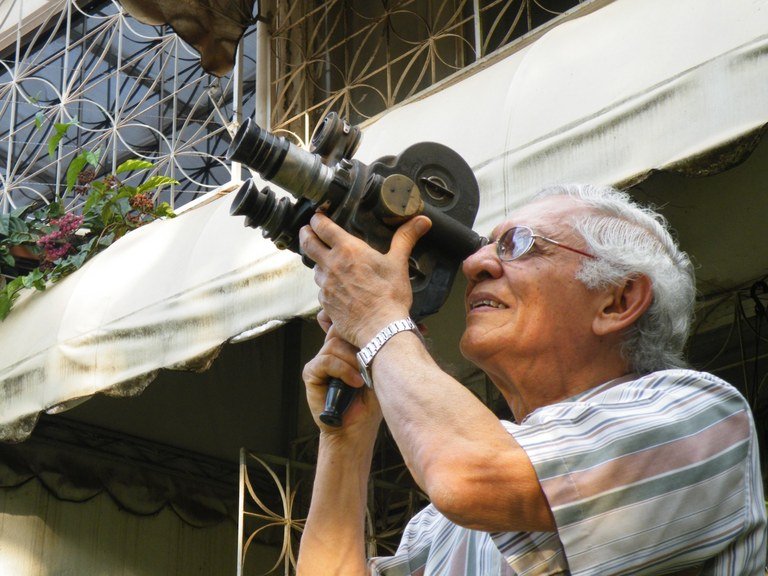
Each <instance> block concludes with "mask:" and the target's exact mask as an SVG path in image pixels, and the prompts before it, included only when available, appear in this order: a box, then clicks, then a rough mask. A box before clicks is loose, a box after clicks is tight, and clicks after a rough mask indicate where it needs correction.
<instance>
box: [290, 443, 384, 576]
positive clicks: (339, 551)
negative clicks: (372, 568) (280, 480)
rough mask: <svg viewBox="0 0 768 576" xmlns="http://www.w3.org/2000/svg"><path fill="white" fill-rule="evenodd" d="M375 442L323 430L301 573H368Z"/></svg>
mask: <svg viewBox="0 0 768 576" xmlns="http://www.w3.org/2000/svg"><path fill="white" fill-rule="evenodd" d="M372 454H373V445H371V446H369V447H364V448H361V447H355V446H349V445H348V444H346V443H344V442H342V441H340V440H339V439H337V438H334V437H333V436H332V435H331V436H327V435H323V436H321V439H320V450H319V454H318V462H317V472H316V475H315V483H314V488H313V491H312V504H311V507H310V511H309V516H308V518H307V523H306V526H305V529H304V534H303V536H302V539H301V549H300V553H299V561H298V574H299V575H300V576H309V575H311V576H322V575H324V574H334V575H339V576H342V575H350V576H362V575H363V574H366V570H367V568H366V557H365V538H364V532H365V510H366V503H367V492H368V490H367V487H368V475H369V473H370V468H371V458H372Z"/></svg>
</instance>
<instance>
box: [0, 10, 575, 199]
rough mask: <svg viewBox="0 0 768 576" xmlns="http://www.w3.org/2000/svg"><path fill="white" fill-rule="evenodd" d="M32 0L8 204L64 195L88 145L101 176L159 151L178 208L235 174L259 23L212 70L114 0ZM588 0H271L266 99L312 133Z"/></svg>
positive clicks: (6, 104) (296, 133)
mask: <svg viewBox="0 0 768 576" xmlns="http://www.w3.org/2000/svg"><path fill="white" fill-rule="evenodd" d="M27 1H29V0H27ZM187 1H195V0H187ZM23 3H24V0H5V1H4V2H2V3H1V4H0V27H2V28H8V27H9V23H12V22H17V21H18V25H17V26H16V27H15V30H13V29H11V33H10V34H9V33H8V32H9V31H8V30H5V32H4V33H3V34H0V212H8V211H10V210H12V209H14V208H15V207H18V206H24V205H28V204H30V203H35V204H39V203H44V202H49V201H51V200H52V199H60V198H62V197H63V196H65V190H66V186H65V183H66V179H65V177H66V169H67V166H68V165H69V163H70V162H71V160H72V159H73V158H74V157H75V156H76V155H77V154H78V153H80V152H81V151H83V150H88V151H99V152H100V158H101V171H102V172H104V173H108V172H110V171H112V170H113V169H114V168H115V167H116V166H117V165H119V164H120V162H122V161H123V160H125V159H127V158H130V157H136V158H144V159H147V160H150V161H152V162H154V164H155V168H154V170H153V171H151V172H148V173H144V174H143V175H142V177H143V178H148V177H150V176H152V175H155V174H162V175H165V176H170V177H173V178H176V179H177V180H179V182H180V184H178V185H175V186H173V187H171V188H170V189H166V190H165V192H163V197H162V198H161V199H162V200H164V201H168V202H170V204H171V205H172V206H175V207H178V206H180V205H182V204H184V203H186V202H188V201H190V200H192V199H194V198H195V197H196V196H197V195H199V194H201V193H205V192H207V191H209V190H212V189H214V188H216V187H218V186H220V185H222V184H224V183H226V182H228V181H229V180H230V179H231V177H232V174H231V170H230V168H231V167H230V166H229V165H228V163H227V162H226V161H225V153H226V149H227V146H228V144H229V140H230V133H231V132H232V131H234V130H235V129H236V127H237V120H238V117H239V116H240V115H243V116H248V115H252V114H253V112H254V110H255V109H256V107H257V103H256V102H255V100H256V96H255V95H256V94H257V89H263V86H258V84H259V82H266V80H267V79H264V80H258V81H257V66H256V55H257V52H258V46H257V34H256V33H255V32H256V27H252V29H251V30H249V31H248V33H247V34H246V36H245V37H244V39H243V43H242V46H241V51H240V60H239V62H240V63H239V65H238V67H237V69H238V73H237V74H231V75H229V76H227V77H224V78H222V79H215V78H213V77H211V76H208V75H206V74H205V73H204V72H203V71H202V69H201V68H200V65H199V57H198V54H197V53H196V52H195V51H194V50H192V49H190V48H189V47H188V46H187V45H186V44H185V43H184V42H183V41H181V40H180V39H179V38H178V37H177V36H176V35H175V34H173V33H172V32H171V31H170V29H167V28H165V27H160V26H154V27H153V26H146V25H144V24H141V23H139V22H137V21H136V20H134V19H133V18H131V17H129V16H127V15H126V14H125V13H124V12H123V11H122V9H121V8H120V5H119V3H118V2H117V0H101V1H96V2H90V3H84V2H77V1H75V0H51V1H49V2H47V3H46V2H40V3H39V4H40V6H41V8H39V9H38V10H37V11H36V12H33V13H32V14H31V15H30V14H28V12H29V10H26V11H25V9H24V7H23ZM578 3H579V2H578V0H390V1H374V0H328V1H326V2H321V3H315V2H290V3H287V2H277V1H274V0H272V1H271V2H270V1H269V0H263V1H262V2H261V6H260V7H259V11H260V12H261V15H262V16H263V17H264V20H265V21H266V22H267V23H268V24H267V26H268V27H269V32H270V33H271V36H272V38H273V40H272V54H271V55H270V59H271V60H272V65H271V67H272V78H273V79H272V81H271V83H270V84H269V86H270V90H265V91H264V93H265V95H264V99H269V100H270V101H271V102H261V103H260V104H259V105H258V106H259V107H260V109H261V110H269V109H271V110H272V114H271V122H270V124H271V127H272V129H273V130H276V131H280V132H283V133H289V134H292V135H293V139H294V140H295V141H296V142H297V143H306V141H307V140H308V138H309V135H310V134H311V132H312V130H313V128H314V126H315V125H316V124H317V123H318V122H319V121H320V120H321V119H322V118H323V117H324V116H325V114H326V113H327V112H329V111H331V110H335V111H337V112H339V113H340V115H342V116H343V117H345V118H347V119H349V120H350V121H351V122H352V123H355V124H356V123H360V122H362V121H363V120H366V119H368V118H371V117H373V116H375V115H376V114H379V113H380V112H382V111H384V110H386V109H387V108H389V107H391V106H393V105H395V104H397V103H399V102H402V101H403V100H405V99H407V98H409V97H411V96H413V95H415V94H417V93H418V92H420V91H422V90H424V89H425V88H427V87H429V86H431V85H432V84H434V83H435V82H438V81H440V80H441V79H443V78H446V77H447V76H449V75H451V74H453V73H454V72H456V71H457V70H460V69H461V68H463V67H465V66H467V65H469V64H471V63H472V62H475V61H476V60H477V59H478V58H481V57H483V56H485V55H487V54H488V53H490V52H492V51H493V50H496V49H497V48H499V47H501V46H503V45H505V44H508V43H509V42H511V41H513V40H515V39H516V38H519V37H520V36H522V35H524V34H526V33H527V32H529V31H530V30H532V29H534V28H535V27H536V26H538V25H539V24H541V23H543V22H546V21H547V20H550V19H552V18H554V17H555V16H556V15H558V14H560V13H562V12H564V11H567V10H569V9H571V8H573V7H574V6H576V5H577V4H578ZM30 21H32V23H33V26H29V25H26V26H25V24H29V22H30ZM263 25H264V24H262V23H260V24H259V26H263ZM267 93H269V94H267ZM68 124H71V126H70V127H69V129H68V130H67V132H66V135H65V137H64V138H62V139H61V141H60V142H59V143H58V145H57V146H56V147H55V148H54V150H53V151H52V153H50V154H49V151H48V146H47V143H48V142H50V140H51V137H52V136H53V135H55V134H56V133H57V125H58V127H59V128H58V130H60V129H61V127H62V126H66V125H68ZM236 177H237V175H236ZM65 200H66V201H67V203H70V204H76V203H77V202H78V198H77V196H76V195H74V196H72V197H71V198H68V199H67V198H65Z"/></svg>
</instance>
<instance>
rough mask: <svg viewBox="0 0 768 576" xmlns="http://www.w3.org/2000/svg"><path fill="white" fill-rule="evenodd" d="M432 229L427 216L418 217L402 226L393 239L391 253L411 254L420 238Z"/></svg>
mask: <svg viewBox="0 0 768 576" xmlns="http://www.w3.org/2000/svg"><path fill="white" fill-rule="evenodd" d="M431 227H432V221H431V220H430V219H429V218H427V217H426V216H416V217H415V218H411V219H410V220H408V221H407V222H406V223H405V224H403V225H402V226H400V228H398V229H397V231H396V232H395V235H394V237H393V238H392V247H391V248H390V252H392V251H398V252H405V253H406V254H410V253H411V251H412V250H413V247H414V246H415V245H416V242H418V241H419V238H421V237H422V236H424V234H426V233H427V231H428V230H429V229H430V228H431Z"/></svg>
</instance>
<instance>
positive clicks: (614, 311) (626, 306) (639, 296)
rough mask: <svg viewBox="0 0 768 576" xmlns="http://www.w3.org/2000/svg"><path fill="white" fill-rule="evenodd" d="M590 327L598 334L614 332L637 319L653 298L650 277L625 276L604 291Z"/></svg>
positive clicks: (621, 329) (630, 324)
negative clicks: (615, 284)
mask: <svg viewBox="0 0 768 576" xmlns="http://www.w3.org/2000/svg"><path fill="white" fill-rule="evenodd" d="M604 295H605V297H604V298H603V300H602V302H601V307H600V308H599V309H598V311H597V314H596V315H595V318H594V320H593V321H592V329H593V330H594V332H595V334H597V335H598V336H605V335H607V334H611V333H616V332H620V331H623V330H625V329H626V328H629V327H630V326H632V324H634V323H635V322H637V321H638V319H639V318H640V316H642V315H643V314H644V313H645V311H646V310H648V307H649V306H650V305H651V302H652V300H653V286H652V284H651V280H650V278H648V276H645V275H642V274H641V275H638V276H636V277H633V278H625V279H624V281H623V282H622V283H621V284H619V285H617V286H612V287H610V288H608V289H606V291H605V292H604Z"/></svg>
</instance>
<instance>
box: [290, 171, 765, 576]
mask: <svg viewBox="0 0 768 576" xmlns="http://www.w3.org/2000/svg"><path fill="white" fill-rule="evenodd" d="M428 228H429V221H428V220H427V219H426V218H422V217H419V218H416V219H414V220H411V221H410V222H407V223H406V224H404V225H403V226H402V227H401V228H400V229H398V231H397V233H396V234H395V236H394V238H393V240H392V244H391V248H390V251H389V253H387V254H380V253H378V252H376V251H374V250H372V249H370V248H369V247H368V246H366V245H365V244H364V243H363V242H361V241H360V240H358V239H357V238H354V237H352V236H350V235H348V234H347V233H346V232H345V231H344V230H342V229H341V228H339V227H338V226H336V225H335V224H334V223H333V222H332V221H331V220H330V219H328V218H326V217H325V216H323V215H320V214H318V215H315V216H314V217H313V219H312V222H311V225H310V226H308V227H305V228H304V229H303V230H302V232H301V246H302V249H303V250H304V252H305V253H306V254H307V255H308V256H309V257H310V258H312V259H313V260H314V261H315V262H316V263H317V267H316V272H315V279H316V282H317V284H318V285H319V286H320V303H321V304H322V307H323V311H322V312H321V314H320V316H319V320H320V322H321V324H322V325H323V327H324V329H325V330H326V332H327V337H326V341H325V344H324V346H323V348H322V349H321V350H320V352H319V353H318V355H317V356H316V357H315V358H314V359H313V360H312V361H311V362H309V363H308V364H307V366H306V368H305V370H304V380H305V383H306V386H307V395H308V399H309V403H310V406H311V408H312V411H313V413H314V414H315V415H317V414H319V413H320V412H321V411H322V407H323V398H324V396H325V382H326V380H327V379H328V378H329V377H330V376H333V377H337V378H341V379H342V380H344V381H345V382H347V383H349V384H350V385H352V386H356V387H363V386H364V379H363V378H362V377H361V374H360V372H359V371H358V370H359V369H358V363H357V360H356V356H355V354H356V352H357V351H358V349H359V348H362V347H365V346H366V345H367V344H368V343H369V342H370V341H371V340H372V339H373V338H374V337H375V336H376V335H377V334H378V333H379V332H380V331H381V330H382V329H383V328H385V327H386V326H389V325H391V324H392V323H395V324H394V325H393V326H395V327H397V330H399V331H394V334H393V335H392V333H393V331H392V330H390V331H389V332H388V334H390V336H389V338H388V339H387V340H386V342H384V344H383V345H381V346H380V347H379V349H378V351H376V352H375V355H374V357H373V359H372V361H371V362H370V363H369V365H368V367H367V370H370V372H371V374H372V379H373V387H372V388H364V392H363V393H362V394H361V395H360V396H359V399H357V400H356V401H355V402H354V403H353V404H352V405H351V407H350V409H349V411H348V412H347V414H346V415H345V420H344V425H343V427H341V428H339V429H329V428H326V427H324V426H323V425H322V424H318V425H319V426H320V428H321V435H320V452H319V457H318V463H317V475H316V479H315V486H314V492H313V496H312V505H311V509H310V514H309V518H308V519H307V524H306V529H305V532H304V535H303V538H302V543H301V550H300V556H299V573H300V574H308V575H322V574H354V575H360V574H365V573H368V572H367V571H370V573H372V574H383V575H404V574H419V575H421V574H433V575H438V574H440V575H465V574H467V575H470V574H471V575H477V576H487V575H495V574H526V575H540V574H574V575H575V574H584V575H586V574H590V575H599V576H607V575H610V574H644V575H645V574H670V573H675V574H686V575H688V574H691V575H694V574H707V575H715V574H716V575H726V574H727V575H732V576H736V575H739V576H742V575H747V574H754V575H757V574H760V575H762V574H763V568H764V566H765V553H766V552H765V508H764V504H763V489H762V480H761V475H760V469H759V464H758V447H757V442H756V439H755V429H754V423H753V420H752V417H751V415H750V411H749V407H748V405H747V404H746V402H745V401H744V399H743V398H742V397H741V396H740V394H739V393H738V392H737V391H736V390H735V389H734V388H732V387H731V386H729V385H728V384H726V383H725V382H723V381H721V380H719V379H718V378H716V377H714V376H712V375H710V374H705V373H700V372H694V371H691V370H686V369H684V368H682V367H681V366H682V360H681V355H682V349H683V345H684V343H685V340H686V337H687V332H688V327H689V323H690V317H691V312H692V306H693V299H694V280H693V273H692V267H691V263H690V261H689V260H688V257H687V256H686V255H685V253H683V252H681V251H680V250H679V249H678V248H677V246H676V245H675V242H674V241H673V240H672V238H671V236H670V234H669V232H668V231H667V229H666V225H665V223H664V221H663V219H662V218H661V217H660V216H659V215H657V214H655V213H653V212H651V211H649V210H646V209H643V208H641V207H639V206H637V205H636V204H634V203H633V202H632V201H631V199H630V198H629V196H628V195H626V194H624V193H622V192H619V191H616V190H614V189H611V188H598V187H592V186H561V187H554V188H550V189H548V190H546V191H544V192H543V193H541V194H539V195H537V196H536V197H534V199H533V200H532V201H530V202H529V203H527V204H526V205H524V206H522V207H520V208H517V209H516V210H514V211H513V212H511V213H510V214H509V217H508V219H507V220H506V221H505V222H504V223H502V224H500V225H499V226H498V227H496V229H495V230H494V231H493V234H492V236H491V239H490V243H489V244H488V245H487V246H485V247H483V248H481V249H480V250H478V252H477V253H475V254H473V255H472V256H470V257H469V258H467V260H466V261H465V262H464V265H463V271H464V274H465V275H466V277H467V279H468V287H467V291H466V296H465V303H466V329H465V331H464V334H463V336H462V339H461V351H462V353H463V354H464V356H466V357H467V358H468V359H469V360H471V361H472V362H474V363H475V364H477V366H479V367H480V368H481V369H482V370H484V371H485V372H486V374H487V375H488V377H489V378H490V379H491V380H492V381H493V383H494V384H495V385H496V386H497V387H498V389H499V390H500V391H501V394H502V395H503V396H504V398H505V400H506V401H507V403H508V404H509V406H510V408H511V410H512V413H513V415H514V422H505V421H501V422H500V421H499V420H498V419H497V418H496V417H494V415H493V414H492V413H491V412H490V411H489V410H488V409H487V408H486V407H485V406H484V405H483V404H482V403H481V402H479V401H478V400H477V398H475V397H474V396H473V395H472V394H471V393H470V392H469V391H468V390H466V389H465V388H464V387H463V386H462V385H461V384H460V383H459V382H457V381H456V380H454V379H453V378H452V377H451V376H449V375H448V374H446V373H445V372H443V371H442V370H441V369H440V367H439V366H437V364H436V363H435V362H434V361H433V359H432V358H431V357H430V355H429V353H428V352H427V350H426V348H425V347H424V344H423V343H422V340H421V338H420V335H419V334H418V333H417V331H416V330H413V329H412V325H411V324H410V323H409V322H408V321H407V319H408V310H409V305H410V302H411V293H410V285H409V280H408V265H407V260H408V256H409V254H410V251H411V249H412V247H413V246H414V245H415V243H416V242H417V240H418V239H419V238H420V237H421V236H422V235H423V234H424V233H425V232H426V230H427V229H428ZM379 342H381V339H380V340H379ZM382 415H383V418H384V419H385V420H386V422H387V425H388V426H389V428H390V430H391V432H392V434H393V436H394V438H395V440H396V442H397V444H398V446H399V448H400V451H401V453H402V455H403V458H404V459H405V463H406V464H407V466H408V468H409V470H410V471H411V473H412V475H413V477H414V479H415V480H416V482H418V484H419V486H421V488H422V489H423V490H424V491H425V492H426V494H427V495H428V496H429V498H430V500H431V502H432V504H430V505H429V506H428V507H427V508H426V509H424V510H423V511H422V512H420V513H419V514H418V515H417V516H416V517H415V518H414V519H413V520H412V521H411V523H410V524H409V525H408V527H407V529H406V531H405V533H404V535H403V539H402V542H401V544H400V547H399V549H398V551H397V553H396V555H395V556H394V557H391V558H374V559H371V560H368V561H366V558H365V556H364V534H363V518H364V511H365V505H366V495H367V491H366V484H367V479H368V474H369V469H370V464H371V457H372V453H373V447H374V441H375V438H376V434H377V429H378V427H379V424H380V421H381V418H382Z"/></svg>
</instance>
